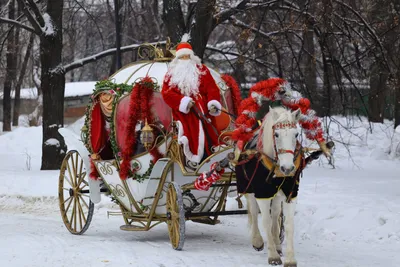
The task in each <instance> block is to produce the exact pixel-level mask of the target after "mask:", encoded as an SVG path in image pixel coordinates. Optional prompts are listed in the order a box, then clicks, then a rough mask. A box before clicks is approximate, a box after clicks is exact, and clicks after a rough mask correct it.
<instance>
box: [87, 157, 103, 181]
mask: <svg viewBox="0 0 400 267" xmlns="http://www.w3.org/2000/svg"><path fill="white" fill-rule="evenodd" d="M89 157H90V156H89ZM89 177H90V178H91V179H93V180H95V181H96V180H97V179H99V177H100V174H99V172H98V171H97V169H96V166H94V162H93V159H92V158H91V157H90V173H89Z"/></svg>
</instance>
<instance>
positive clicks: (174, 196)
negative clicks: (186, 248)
mask: <svg viewBox="0 0 400 267" xmlns="http://www.w3.org/2000/svg"><path fill="white" fill-rule="evenodd" d="M166 206H167V224H168V233H169V239H170V241H171V245H172V248H173V249H176V250H182V248H183V244H184V242H185V210H184V208H183V198H182V190H181V188H180V187H179V185H178V184H176V183H174V182H172V183H170V184H169V185H168V192H167V203H166Z"/></svg>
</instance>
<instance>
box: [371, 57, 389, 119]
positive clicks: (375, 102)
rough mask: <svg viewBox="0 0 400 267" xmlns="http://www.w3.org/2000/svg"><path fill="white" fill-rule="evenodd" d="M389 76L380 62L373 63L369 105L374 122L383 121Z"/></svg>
mask: <svg viewBox="0 0 400 267" xmlns="http://www.w3.org/2000/svg"><path fill="white" fill-rule="evenodd" d="M388 77H389V74H388V73H387V72H386V71H384V70H383V68H382V66H380V64H379V63H373V64H372V65H371V68H370V78H369V91H370V92H369V98H368V106H369V120H370V121H372V122H383V119H384V111H385V96H386V91H387V85H386V83H387V80H388Z"/></svg>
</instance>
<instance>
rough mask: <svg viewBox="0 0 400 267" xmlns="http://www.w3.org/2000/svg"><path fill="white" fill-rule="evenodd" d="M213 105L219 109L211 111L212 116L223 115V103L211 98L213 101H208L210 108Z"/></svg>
mask: <svg viewBox="0 0 400 267" xmlns="http://www.w3.org/2000/svg"><path fill="white" fill-rule="evenodd" d="M211 106H214V107H216V108H217V109H218V110H217V112H215V113H211V112H209V113H210V115H211V116H219V115H221V108H222V105H221V103H219V102H218V101H217V100H211V101H209V102H208V103H207V108H208V110H210V109H211Z"/></svg>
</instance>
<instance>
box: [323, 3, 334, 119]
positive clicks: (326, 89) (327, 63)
mask: <svg viewBox="0 0 400 267" xmlns="http://www.w3.org/2000/svg"><path fill="white" fill-rule="evenodd" d="M323 4H324V16H323V24H324V32H323V33H322V34H321V36H320V44H321V54H322V63H323V66H322V67H323V91H322V101H321V105H320V107H321V112H320V115H321V116H329V115H331V112H332V105H331V104H332V101H331V96H332V83H333V80H334V72H333V65H332V53H333V40H332V34H333V29H332V17H333V16H332V10H333V7H332V2H331V1H330V0H324V1H323Z"/></svg>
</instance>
